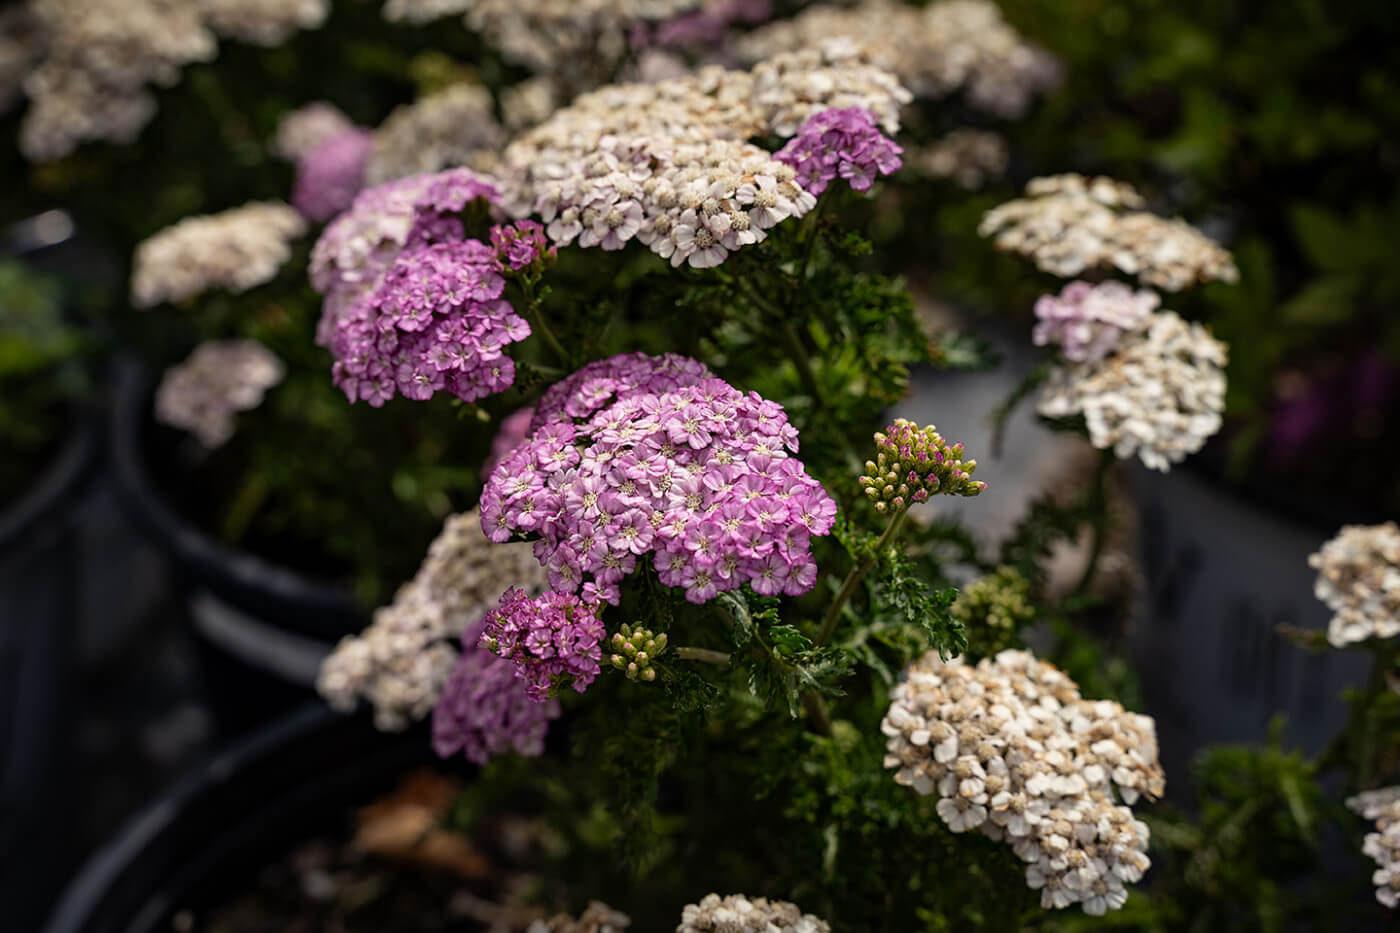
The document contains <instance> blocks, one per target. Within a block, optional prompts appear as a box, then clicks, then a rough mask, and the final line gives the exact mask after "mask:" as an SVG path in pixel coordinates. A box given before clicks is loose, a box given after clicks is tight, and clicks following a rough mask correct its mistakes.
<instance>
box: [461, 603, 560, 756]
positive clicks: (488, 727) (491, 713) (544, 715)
mask: <svg viewBox="0 0 1400 933" xmlns="http://www.w3.org/2000/svg"><path fill="white" fill-rule="evenodd" d="M486 625H487V621H486V619H484V618H483V619H482V620H481V621H479V622H477V623H476V624H475V625H472V626H470V627H469V628H468V629H467V630H466V632H465V633H463V635H462V654H461V656H460V657H459V658H458V660H457V666H456V667H455V668H453V670H452V674H451V676H450V677H449V678H448V681H447V684H446V685H445V686H444V687H443V691H442V696H441V698H440V699H439V700H438V703H437V706H435V707H434V708H433V749H434V750H435V751H436V752H437V753H438V755H440V756H441V757H443V758H449V757H451V756H453V755H456V754H458V753H461V754H463V755H465V756H466V757H467V759H468V760H469V761H472V762H475V763H476V764H478V765H484V764H486V763H487V762H488V761H490V760H491V759H492V758H493V757H495V756H496V755H501V754H504V753H506V752H510V751H514V752H517V753H518V754H520V755H523V756H525V757H527V758H534V757H538V756H539V755H541V754H543V753H544V740H545V735H546V733H547V732H548V731H549V723H550V721H551V720H554V719H557V718H559V703H558V701H557V700H549V699H546V700H545V701H544V702H536V701H535V700H532V699H531V698H530V696H529V694H528V693H527V692H526V687H525V684H524V683H522V682H521V680H520V679H519V678H518V677H517V676H516V666H515V664H513V663H511V662H510V661H507V660H506V659H504V658H500V657H497V656H496V655H494V654H492V653H491V652H490V651H488V650H487V649H485V648H483V647H480V646H479V644H478V642H479V641H480V639H481V634H482V632H483V631H484V630H485V628H486Z"/></svg>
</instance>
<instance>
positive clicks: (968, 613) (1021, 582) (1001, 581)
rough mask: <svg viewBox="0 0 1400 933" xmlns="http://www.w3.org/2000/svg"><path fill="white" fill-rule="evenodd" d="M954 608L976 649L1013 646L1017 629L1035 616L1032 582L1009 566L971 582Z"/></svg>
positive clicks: (989, 650) (984, 651)
mask: <svg viewBox="0 0 1400 933" xmlns="http://www.w3.org/2000/svg"><path fill="white" fill-rule="evenodd" d="M951 611H952V613H953V618H955V619H957V620H958V621H959V622H961V623H962V624H963V626H964V627H965V628H966V629H967V630H968V640H969V642H971V644H972V646H973V647H974V648H975V649H976V651H977V653H978V654H986V655H991V654H995V653H996V652H998V651H1000V650H1002V649H1003V648H1008V647H1011V645H1012V642H1013V640H1014V637H1015V635H1016V632H1017V630H1018V629H1020V628H1021V627H1022V626H1023V625H1025V624H1027V623H1028V622H1030V621H1031V620H1032V619H1034V618H1035V607H1034V606H1032V605H1031V585H1030V582H1029V581H1027V580H1026V578H1025V577H1023V576H1021V572H1020V571H1019V570H1017V569H1016V568H1015V567H1007V566H1003V567H998V568H997V569H996V570H995V571H994V572H992V573H989V574H987V575H986V576H985V577H981V578H980V579H977V580H974V581H973V582H972V583H970V584H968V585H967V586H966V587H965V588H964V589H963V590H962V592H960V593H959V594H958V598H957V600H956V601H955V602H954V603H953V606H952V609H951Z"/></svg>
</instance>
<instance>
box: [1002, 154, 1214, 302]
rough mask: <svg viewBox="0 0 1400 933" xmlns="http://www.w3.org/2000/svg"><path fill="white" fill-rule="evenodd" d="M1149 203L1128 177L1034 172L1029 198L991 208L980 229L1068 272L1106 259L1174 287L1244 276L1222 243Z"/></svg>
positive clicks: (1045, 265)
mask: <svg viewBox="0 0 1400 933" xmlns="http://www.w3.org/2000/svg"><path fill="white" fill-rule="evenodd" d="M1143 204H1144V201H1143V198H1142V196H1141V195H1140V194H1138V193H1137V191H1135V190H1134V189H1133V188H1132V187H1131V186H1129V185H1126V184H1123V183H1122V182H1117V181H1114V180H1112V179H1109V178H1102V177H1100V178H1093V179H1089V178H1085V177H1084V176H1082V175H1072V174H1070V175H1053V176H1048V177H1044V178H1034V179H1031V181H1030V182H1029V183H1028V184H1027V185H1026V197H1024V198H1018V199H1017V200H1014V201H1008V202H1007V203H1005V204H1002V205H999V206H997V207H995V208H993V209H992V210H990V211H988V212H987V214H986V216H985V217H983V218H982V223H981V225H980V226H979V227H978V228H977V229H978V232H979V233H980V234H981V235H982V236H995V243H996V246H997V248H998V249H1002V250H1006V251H1007V252H1012V253H1016V254H1018V255H1021V256H1025V257H1027V258H1029V259H1031V260H1033V261H1034V262H1035V264H1036V265H1037V266H1038V267H1039V268H1040V269H1042V270H1044V271H1046V272H1049V273H1051V274H1052V275H1058V276H1060V277H1062V278H1072V277H1074V276H1077V275H1079V274H1080V273H1081V272H1083V271H1085V270H1086V269H1092V268H1095V267H1098V266H1103V267H1108V268H1113V269H1117V270H1118V271H1120V272H1123V273H1125V274H1127V275H1134V276H1137V277H1138V279H1140V280H1141V281H1142V282H1143V283H1144V284H1146V285H1151V286H1154V287H1156V288H1161V289H1165V290H1166V291H1171V292H1175V291H1180V290H1181V289H1183V288H1186V287H1188V286H1190V285H1194V284H1195V283H1197V282H1208V281H1211V280H1215V279H1218V280H1220V281H1224V282H1234V281H1236V280H1237V279H1238V278H1239V272H1238V270H1237V269H1236V268H1235V261H1234V259H1233V258H1232V257H1231V256H1230V253H1229V252H1228V251H1226V250H1225V249H1223V248H1222V247H1221V246H1220V245H1219V244H1217V243H1215V242H1214V241H1213V240H1211V239H1209V238H1208V237H1206V236H1205V235H1204V234H1203V233H1201V232H1200V231H1199V230H1197V229H1196V228H1195V227H1192V226H1191V225H1189V224H1187V223H1186V222H1184V221H1181V220H1167V219H1165V218H1162V217H1158V216H1157V215H1156V214H1152V213H1149V212H1147V211H1145V210H1141V208H1142V207H1143Z"/></svg>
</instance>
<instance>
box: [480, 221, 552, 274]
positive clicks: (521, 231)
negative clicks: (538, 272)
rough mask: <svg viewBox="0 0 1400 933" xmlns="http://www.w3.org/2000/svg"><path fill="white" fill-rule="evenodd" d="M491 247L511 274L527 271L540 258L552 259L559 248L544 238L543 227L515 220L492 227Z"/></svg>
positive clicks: (533, 222) (534, 223)
mask: <svg viewBox="0 0 1400 933" xmlns="http://www.w3.org/2000/svg"><path fill="white" fill-rule="evenodd" d="M491 246H492V247H493V248H494V249H495V250H496V255H497V257H499V261H500V262H501V263H502V264H503V265H504V266H509V267H510V269H511V271H512V272H519V271H520V270H522V269H529V268H531V267H532V266H534V265H535V263H537V262H539V260H540V259H541V257H544V256H548V257H550V258H553V257H554V255H555V254H556V253H558V252H559V248H558V247H557V246H553V245H551V244H550V242H549V240H548V239H546V238H545V235H544V226H543V225H542V224H540V223H538V222H537V221H534V220H517V221H516V222H515V223H513V224H499V225H497V226H495V227H492V228H491Z"/></svg>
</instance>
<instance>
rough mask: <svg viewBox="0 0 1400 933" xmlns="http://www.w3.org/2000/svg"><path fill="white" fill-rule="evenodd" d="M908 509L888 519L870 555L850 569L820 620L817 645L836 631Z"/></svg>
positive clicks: (890, 541)
mask: <svg viewBox="0 0 1400 933" xmlns="http://www.w3.org/2000/svg"><path fill="white" fill-rule="evenodd" d="M908 511H909V510H908V509H907V508H905V509H900V510H899V511H898V512H896V513H895V514H894V517H893V518H891V519H890V523H889V524H888V525H886V526H885V533H884V534H882V535H880V540H879V541H876V542H875V546H874V547H873V548H871V549H870V553H869V554H866V555H865V557H863V558H861V561H860V563H858V564H856V565H855V566H854V567H852V568H851V572H850V573H848V574H846V579H845V580H844V581H843V582H842V583H841V589H840V590H838V591H837V593H836V599H834V600H832V603H831V606H830V607H829V608H828V609H827V610H826V615H825V616H824V617H823V618H822V627H821V629H820V631H818V632H817V644H818V645H824V644H826V643H827V642H828V641H830V640H831V636H832V634H833V633H834V632H835V631H836V623H837V622H838V621H840V619H841V610H842V609H844V608H845V606H846V603H848V602H850V601H851V597H852V596H853V595H855V592H856V587H858V586H860V581H862V580H864V579H865V575H866V574H867V573H869V572H870V568H871V567H873V566H875V560H876V559H877V558H878V557H879V556H880V553H881V552H882V551H884V550H885V548H887V547H889V546H890V544H891V543H892V542H893V541H894V539H895V536H896V535H898V534H899V529H900V528H901V527H902V526H903V524H904V516H905V514H907V513H908Z"/></svg>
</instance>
